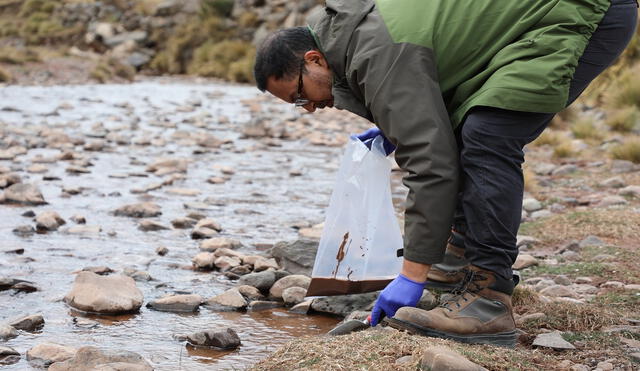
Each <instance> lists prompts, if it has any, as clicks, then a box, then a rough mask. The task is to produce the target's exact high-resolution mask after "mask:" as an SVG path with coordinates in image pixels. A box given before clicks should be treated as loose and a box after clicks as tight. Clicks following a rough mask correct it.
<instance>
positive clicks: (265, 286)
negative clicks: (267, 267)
mask: <svg viewBox="0 0 640 371" xmlns="http://www.w3.org/2000/svg"><path fill="white" fill-rule="evenodd" d="M275 282H276V274H275V273H274V272H273V271H263V272H257V273H249V274H247V275H244V276H242V277H240V279H239V280H238V284H239V285H249V286H253V287H255V288H257V289H258V290H260V291H261V292H268V291H269V289H270V288H271V286H273V284H274V283H275Z"/></svg>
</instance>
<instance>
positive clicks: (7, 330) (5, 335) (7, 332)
mask: <svg viewBox="0 0 640 371" xmlns="http://www.w3.org/2000/svg"><path fill="white" fill-rule="evenodd" d="M17 336H18V331H17V330H16V329H15V328H14V327H12V326H8V325H3V324H0V340H2V341H7V340H9V339H13V338H14V337H17Z"/></svg>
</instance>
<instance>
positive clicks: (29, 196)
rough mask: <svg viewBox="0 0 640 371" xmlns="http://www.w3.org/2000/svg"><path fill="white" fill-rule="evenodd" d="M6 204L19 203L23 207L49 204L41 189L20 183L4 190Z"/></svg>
mask: <svg viewBox="0 0 640 371" xmlns="http://www.w3.org/2000/svg"><path fill="white" fill-rule="evenodd" d="M4 202H5V203H17V204H21V205H45V204H47V202H46V201H45V200H44V197H43V196H42V192H40V189H38V187H36V186H35V185H33V184H27V183H18V184H13V185H11V186H9V187H8V188H7V189H5V190H4Z"/></svg>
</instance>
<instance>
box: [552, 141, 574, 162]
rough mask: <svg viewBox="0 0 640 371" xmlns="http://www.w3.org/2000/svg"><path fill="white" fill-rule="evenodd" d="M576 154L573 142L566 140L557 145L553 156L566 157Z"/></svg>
mask: <svg viewBox="0 0 640 371" xmlns="http://www.w3.org/2000/svg"><path fill="white" fill-rule="evenodd" d="M574 154H575V150H574V149H573V144H571V142H570V141H568V140H565V141H563V142H562V143H560V144H558V145H556V146H555V148H554V149H553V157H555V158H566V157H571V156H573V155H574Z"/></svg>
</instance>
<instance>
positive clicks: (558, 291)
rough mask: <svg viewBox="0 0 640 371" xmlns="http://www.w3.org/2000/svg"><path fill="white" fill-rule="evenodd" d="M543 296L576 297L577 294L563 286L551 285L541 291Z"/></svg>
mask: <svg viewBox="0 0 640 371" xmlns="http://www.w3.org/2000/svg"><path fill="white" fill-rule="evenodd" d="M540 294H541V295H546V296H553V297H575V296H576V293H575V292H574V291H573V290H571V289H570V288H568V287H567V286H562V285H555V284H554V285H551V286H549V287H546V288H544V289H542V290H540Z"/></svg>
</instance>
